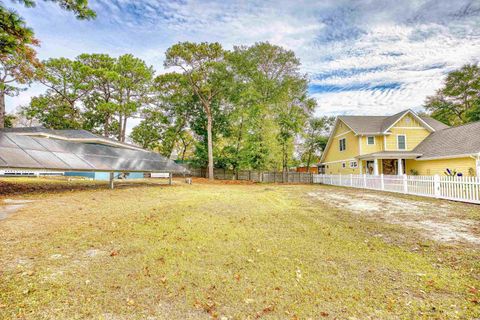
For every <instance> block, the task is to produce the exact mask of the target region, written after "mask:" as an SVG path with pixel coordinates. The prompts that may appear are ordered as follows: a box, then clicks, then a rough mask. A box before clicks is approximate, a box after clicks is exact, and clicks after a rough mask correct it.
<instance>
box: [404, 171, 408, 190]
mask: <svg viewBox="0 0 480 320" xmlns="http://www.w3.org/2000/svg"><path fill="white" fill-rule="evenodd" d="M403 193H408V177H407V175H406V174H404V175H403Z"/></svg>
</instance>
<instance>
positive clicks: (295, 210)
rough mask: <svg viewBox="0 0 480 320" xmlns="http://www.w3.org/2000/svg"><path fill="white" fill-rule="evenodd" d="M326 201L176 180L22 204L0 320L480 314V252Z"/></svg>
mask: <svg viewBox="0 0 480 320" xmlns="http://www.w3.org/2000/svg"><path fill="white" fill-rule="evenodd" d="M197 182H199V181H197ZM332 190H335V189H332V188H330V187H323V186H311V185H309V186H289V185H286V186H282V185H262V184H252V185H243V184H239V185H225V184H220V183H215V184H210V183H206V182H204V183H195V182H194V184H193V185H184V184H181V183H180V182H177V184H176V186H174V187H169V186H159V185H142V184H137V185H136V186H135V187H128V185H126V186H124V187H122V188H119V189H116V190H108V189H104V188H103V187H102V188H98V189H94V190H77V191H73V192H64V193H54V194H52V193H37V194H34V195H29V196H28V198H34V199H35V200H37V201H36V202H34V203H31V204H29V205H28V206H27V207H25V208H24V209H22V210H21V211H19V212H17V213H15V214H14V215H11V216H10V217H9V218H7V219H6V220H3V221H0V234H1V235H2V236H1V237H0V318H1V319H145V318H148V317H150V319H199V318H200V319H201V318H222V317H224V318H226V319H246V318H250V319H256V318H266V319H278V318H287V319H306V318H312V319H319V318H325V319H334V318H336V319H348V318H349V317H351V318H352V319H415V318H424V319H427V318H429V319H430V318H434V319H471V318H475V317H479V316H480V310H479V300H480V294H479V292H478V289H479V288H480V278H479V276H478V275H479V274H480V272H479V271H480V263H479V262H478V261H480V259H479V258H480V255H479V250H478V248H474V247H469V246H462V245H455V244H448V245H447V244H439V243H435V242H432V241H428V240H425V239H423V238H421V236H419V233H417V232H415V231H414V230H409V229H405V228H402V227H401V226H396V225H391V224H388V223H387V222H377V221H373V220H367V219H362V218H361V217H359V216H355V215H352V214H350V213H348V212H346V211H344V210H341V209H339V208H335V207H331V206H329V205H327V204H325V203H322V202H320V201H318V200H316V199H314V198H312V197H309V196H308V195H307V193H308V192H312V191H314V192H322V191H330V192H331V191H332ZM15 198H24V197H23V196H22V197H20V196H17V197H15ZM406 201H407V200H406ZM459 206H461V205H460V204H459ZM378 234H381V235H382V237H378Z"/></svg>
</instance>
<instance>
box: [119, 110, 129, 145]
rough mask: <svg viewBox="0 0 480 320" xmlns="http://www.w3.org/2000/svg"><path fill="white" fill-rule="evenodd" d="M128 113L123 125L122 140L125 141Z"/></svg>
mask: <svg viewBox="0 0 480 320" xmlns="http://www.w3.org/2000/svg"><path fill="white" fill-rule="evenodd" d="M127 119H128V117H127V115H125V116H124V117H123V126H122V139H121V140H120V141H122V142H125V134H126V132H127Z"/></svg>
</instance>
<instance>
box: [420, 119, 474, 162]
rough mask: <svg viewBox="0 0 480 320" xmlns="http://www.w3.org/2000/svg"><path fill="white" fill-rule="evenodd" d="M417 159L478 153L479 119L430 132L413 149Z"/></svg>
mask: <svg viewBox="0 0 480 320" xmlns="http://www.w3.org/2000/svg"><path fill="white" fill-rule="evenodd" d="M413 152H415V153H420V154H422V156H421V157H420V158H419V159H428V158H441V157H450V156H459V155H472V154H479V153H480V121H479V122H473V123H469V124H465V125H462V126H458V127H452V128H448V129H444V130H440V131H436V132H434V133H432V134H430V135H429V136H428V137H427V138H426V139H425V140H423V141H422V142H421V143H420V144H419V145H418V146H417V147H416V148H415V149H414V150H413Z"/></svg>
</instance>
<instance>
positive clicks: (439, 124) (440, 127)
mask: <svg viewBox="0 0 480 320" xmlns="http://www.w3.org/2000/svg"><path fill="white" fill-rule="evenodd" d="M419 117H420V118H422V120H423V121H425V122H426V123H427V124H428V125H429V126H430V127H432V128H433V129H435V131H440V130H443V129H447V128H450V126H448V125H446V124H445V123H443V122H440V121H438V120H436V119H433V118H431V117H428V116H419Z"/></svg>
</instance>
